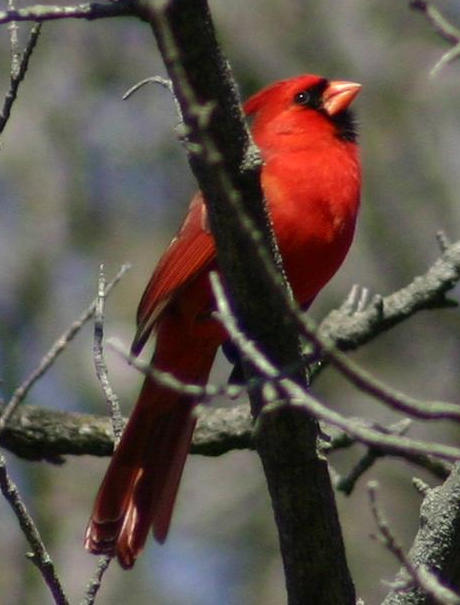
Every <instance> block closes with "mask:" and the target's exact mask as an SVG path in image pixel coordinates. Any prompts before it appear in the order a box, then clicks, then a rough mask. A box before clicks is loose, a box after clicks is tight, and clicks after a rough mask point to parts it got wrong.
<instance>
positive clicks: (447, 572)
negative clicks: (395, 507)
mask: <svg viewBox="0 0 460 605" xmlns="http://www.w3.org/2000/svg"><path fill="white" fill-rule="evenodd" d="M459 502H460V465H459V464H456V465H455V466H454V468H453V470H452V472H451V474H450V476H449V478H448V479H447V480H446V481H445V482H444V484H443V485H442V486H440V487H436V488H434V489H429V490H428V491H427V493H426V496H425V498H424V500H423V502H422V506H421V509H420V528H419V530H418V533H417V536H416V538H415V541H414V544H413V546H412V548H411V549H410V551H409V555H408V558H409V561H410V562H411V564H412V565H413V567H414V568H415V569H420V568H425V569H428V570H429V571H431V572H434V573H435V574H436V575H440V576H441V577H442V579H443V582H446V583H447V584H448V586H449V587H450V588H453V589H454V590H455V591H457V592H458V591H459V588H460V549H459V547H458V545H459V543H460V507H459V505H458V503H459ZM395 582H396V585H398V584H399V585H400V586H401V583H403V584H404V583H405V582H406V586H407V572H405V569H402V570H401V571H400V572H399V574H398V576H397V578H396V580H395ZM431 603H433V601H432V600H431V597H430V596H428V595H427V594H426V592H425V591H424V590H423V589H422V588H420V587H419V586H409V587H406V588H405V589H401V590H398V589H397V588H395V589H393V590H392V591H391V592H390V593H389V594H388V596H387V597H386V599H385V600H384V602H383V605H430V604H431Z"/></svg>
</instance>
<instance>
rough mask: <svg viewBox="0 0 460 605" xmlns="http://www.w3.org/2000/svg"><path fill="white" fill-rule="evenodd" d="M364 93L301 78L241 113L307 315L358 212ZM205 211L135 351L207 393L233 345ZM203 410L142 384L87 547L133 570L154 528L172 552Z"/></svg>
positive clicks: (159, 274) (187, 236)
mask: <svg viewBox="0 0 460 605" xmlns="http://www.w3.org/2000/svg"><path fill="white" fill-rule="evenodd" d="M360 88H361V86H360V85H359V84H356V83H354V82H336V81H329V80H327V79H326V78H321V77H319V76H314V75H303V76H299V77H296V78H291V79H288V80H283V81H280V82H276V83H275V84H272V85H271V86H268V87H267V88H264V89H263V90H262V91H260V92H259V93H257V94H255V95H254V96H252V97H251V98H250V99H248V101H246V103H245V104H244V110H245V113H246V115H248V116H251V117H253V123H252V135H253V137H254V140H255V142H256V144H257V145H258V147H259V148H260V151H261V154H262V158H263V167H262V172H261V182H262V188H263V191H264V194H265V197H266V200H267V203H268V207H269V210H270V213H271V218H272V221H273V225H274V229H275V233H276V236H277V239H278V244H279V247H280V250H281V254H282V256H283V260H284V267H285V269H286V273H287V276H288V279H289V281H290V283H291V286H292V289H293V292H294V295H295V297H296V299H297V301H298V302H299V304H300V305H302V306H306V305H308V304H309V303H311V301H312V300H313V299H314V298H315V296H316V295H317V294H318V292H319V291H320V290H321V288H322V287H323V286H324V285H325V284H326V283H327V282H328V281H329V279H330V278H331V277H332V276H333V275H334V273H335V272H336V271H337V269H338V268H339V267H340V265H341V263H342V261H343V259H344V258H345V255H346V253H347V251H348V248H349V247H350V244H351V241H352V238H353V232H354V229H355V222H356V215H357V212H358V207H359V198H360V185H361V166H360V160H359V152H358V147H357V144H356V129H355V124H354V121H353V117H352V115H351V113H350V111H349V109H348V107H349V105H350V103H351V102H352V101H353V99H354V98H355V97H356V95H357V94H358V93H359V90H360ZM207 225H208V221H207V216H206V206H205V204H204V200H203V197H202V195H201V194H200V193H198V194H197V195H195V197H194V198H193V200H192V203H191V205H190V209H189V212H188V214H187V216H186V219H185V221H184V223H183V225H182V227H181V229H180V231H179V233H178V234H177V236H176V237H175V238H174V239H173V240H172V242H171V244H170V246H169V248H168V249H167V250H166V252H165V253H164V255H163V257H162V258H161V260H160V262H159V264H158V266H157V268H156V269H155V271H154V273H153V275H152V277H151V279H150V281H149V283H148V285H147V288H146V290H145V292H144V295H143V297H142V300H141V302H140V305H139V309H138V314H137V324H138V329H137V333H136V336H135V338H134V342H133V345H132V351H133V353H134V354H136V355H137V354H138V353H139V352H140V351H141V349H142V347H143V345H144V344H145V342H146V341H147V339H148V337H149V336H150V334H151V333H152V331H154V332H155V334H156V338H157V341H156V350H155V353H154V355H153V359H152V364H153V365H154V366H155V367H156V368H159V369H162V370H165V371H168V372H172V373H173V374H174V375H175V376H176V377H177V378H178V379H180V380H182V381H184V382H186V383H195V384H205V383H206V382H207V380H208V375H209V372H210V369H211V366H212V364H213V361H214V357H215V355H216V351H217V349H218V347H219V346H220V345H222V344H223V343H224V342H225V341H226V339H227V337H226V334H225V331H224V329H223V328H222V327H221V326H220V325H219V324H218V323H217V322H216V321H215V320H214V319H212V318H211V316H210V312H211V311H212V308H213V298H212V294H211V290H210V285H209V272H210V271H211V270H215V269H216V268H217V264H216V249H215V244H214V239H213V237H212V235H211V233H210V232H209V230H208V227H207ZM194 403H196V402H195V401H193V400H191V399H190V397H186V396H184V395H180V394H178V393H176V392H174V391H172V390H168V389H166V388H165V387H162V386H160V385H158V384H156V383H155V382H153V381H152V380H151V379H149V378H146V379H145V381H144V384H143V387H142V390H141V392H140V395H139V398H138V401H137V404H136V407H135V409H134V412H133V413H132V415H131V418H130V420H129V422H128V424H127V426H126V429H125V431H124V433H123V436H122V438H121V441H120V444H119V445H118V447H117V449H116V451H115V452H114V455H113V457H112V460H111V462H110V465H109V468H108V470H107V473H106V475H105V478H104V480H103V482H102V485H101V487H100V489H99V493H98V495H97V498H96V502H95V505H94V510H93V514H92V517H91V520H90V522H89V525H88V529H87V532H86V540H85V546H86V548H87V549H88V550H89V551H91V552H92V553H95V554H109V555H116V556H117V557H118V560H119V562H120V564H121V566H122V567H124V568H130V567H132V566H133V565H134V562H135V560H136V557H137V556H138V555H139V553H140V552H141V550H142V548H143V546H144V543H145V540H146V538H147V534H148V532H149V530H150V527H152V526H153V534H154V536H155V538H156V539H157V540H158V542H164V540H165V539H166V535H167V533H168V528H169V524H170V520H171V515H172V511H173V506H174V501H175V498H176V493H177V489H178V486H179V481H180V478H181V475H182V471H183V468H184V464H185V459H186V457H187V453H188V451H189V447H190V441H191V439H192V434H193V429H194V427H195V418H194V417H193V415H192V410H193V404H194Z"/></svg>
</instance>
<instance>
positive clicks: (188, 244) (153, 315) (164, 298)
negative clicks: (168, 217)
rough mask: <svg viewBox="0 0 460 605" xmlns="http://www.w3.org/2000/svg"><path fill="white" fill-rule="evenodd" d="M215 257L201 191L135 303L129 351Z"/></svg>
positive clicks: (137, 350) (136, 351) (144, 338)
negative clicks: (135, 325)
mask: <svg viewBox="0 0 460 605" xmlns="http://www.w3.org/2000/svg"><path fill="white" fill-rule="evenodd" d="M215 256H216V249H215V244H214V239H213V237H212V235H211V233H210V231H209V228H208V224H207V212H206V206H205V204H204V201H203V196H202V194H201V193H197V194H196V195H195V196H194V197H193V199H192V202H191V204H190V208H189V211H188V214H187V216H186V218H185V221H184V223H183V224H182V227H181V228H180V230H179V232H178V234H177V235H176V237H175V238H174V239H173V240H172V242H171V243H170V245H169V247H168V249H167V250H166V252H165V253H164V254H163V256H162V257H161V259H160V261H159V263H158V265H157V267H156V269H155V271H154V273H153V275H152V277H151V278H150V281H149V283H148V284H147V287H146V289H145V291H144V294H143V296H142V299H141V302H140V303H139V308H138V310H137V326H138V327H137V333H136V336H135V337H134V341H133V344H132V347H131V351H132V352H133V354H135V355H137V354H139V353H140V351H141V349H142V347H143V346H144V344H145V342H146V341H147V339H148V337H149V335H150V332H151V331H152V328H153V326H154V324H155V322H156V320H157V319H158V317H159V316H160V314H161V312H162V311H163V309H164V308H165V306H166V305H167V303H168V302H169V301H170V300H171V298H172V297H173V296H174V295H175V294H176V293H177V292H178V291H179V290H180V289H181V288H182V287H183V286H184V285H185V284H187V283H189V282H190V281H191V280H192V279H193V278H194V277H196V276H197V275H198V274H199V273H200V272H201V271H202V270H203V269H204V268H205V267H207V266H208V265H209V263H210V262H212V261H213V260H214V258H215Z"/></svg>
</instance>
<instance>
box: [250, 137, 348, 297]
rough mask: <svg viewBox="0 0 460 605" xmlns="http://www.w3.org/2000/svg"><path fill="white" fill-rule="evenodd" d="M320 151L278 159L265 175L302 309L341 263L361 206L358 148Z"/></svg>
mask: <svg viewBox="0 0 460 605" xmlns="http://www.w3.org/2000/svg"><path fill="white" fill-rule="evenodd" d="M320 151H321V150H319V151H316V152H314V151H313V150H308V151H301V152H298V151H297V152H295V153H292V154H286V153H283V154H279V155H276V154H274V155H273V156H271V157H268V158H266V162H265V165H264V168H263V171H262V186H263V189H264V193H265V196H266V198H267V202H268V205H269V208H270V213H271V217H272V221H273V225H274V229H275V233H276V236H277V239H278V244H279V247H280V250H281V254H282V256H283V261H284V267H285V270H286V273H287V276H288V279H289V281H290V283H291V286H292V288H293V291H294V295H295V297H296V299H297V300H298V302H299V303H300V304H305V303H307V302H308V301H310V300H312V299H313V298H314V297H315V296H316V294H317V293H318V292H319V290H320V289H321V288H322V287H323V286H324V285H325V284H326V282H327V281H328V280H329V279H330V278H331V277H332V275H333V274H334V273H335V272H336V271H337V269H338V268H339V267H340V265H341V264H342V261H343V259H344V258H345V255H346V253H347V251H348V249H349V247H350V244H351V241H352V239H353V233H354V228H355V223H356V216H357V212H358V207H359V198H360V170H359V160H358V158H357V154H356V153H354V149H353V148H350V147H347V146H345V145H342V146H339V145H337V148H336V149H332V150H329V152H327V153H326V152H324V153H321V152H320Z"/></svg>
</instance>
